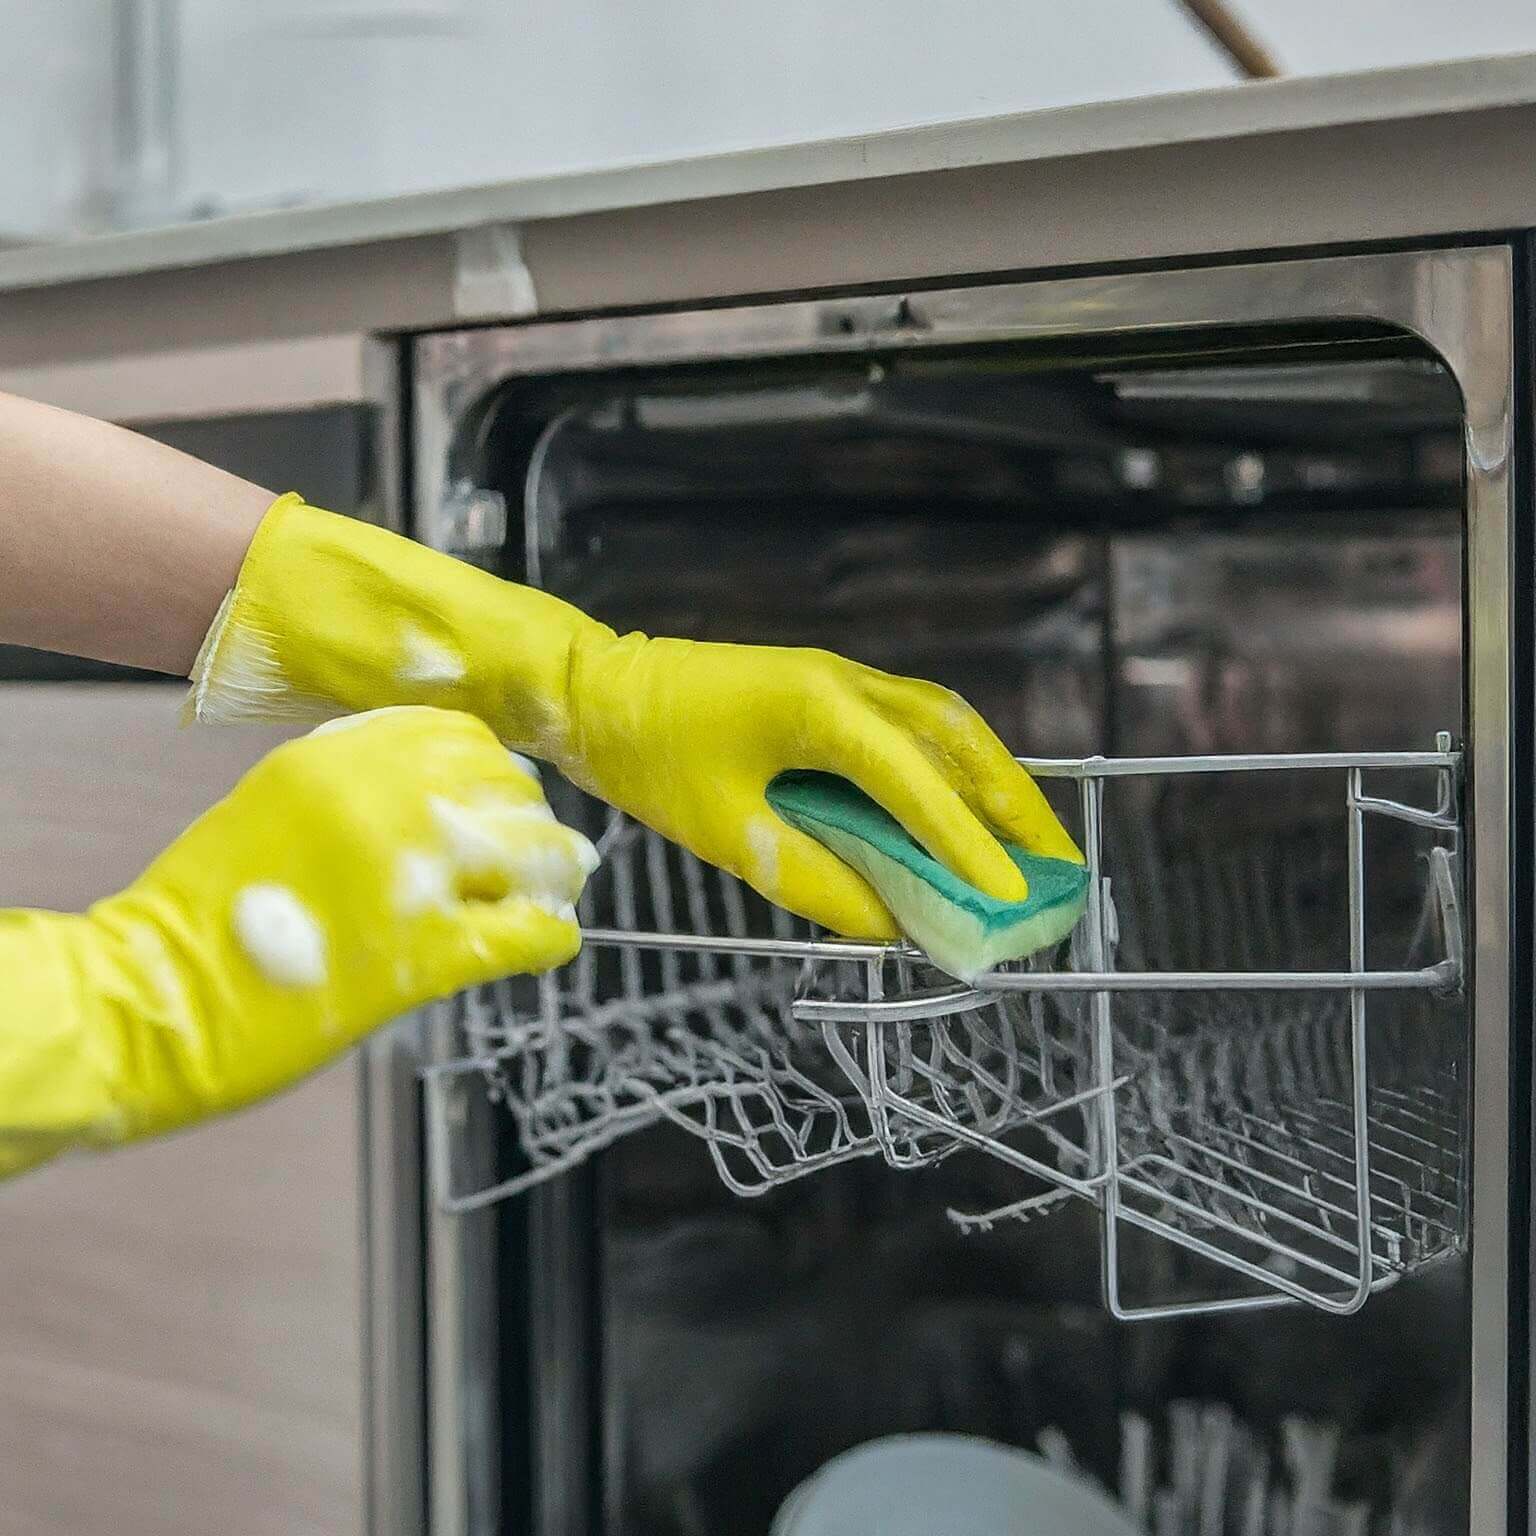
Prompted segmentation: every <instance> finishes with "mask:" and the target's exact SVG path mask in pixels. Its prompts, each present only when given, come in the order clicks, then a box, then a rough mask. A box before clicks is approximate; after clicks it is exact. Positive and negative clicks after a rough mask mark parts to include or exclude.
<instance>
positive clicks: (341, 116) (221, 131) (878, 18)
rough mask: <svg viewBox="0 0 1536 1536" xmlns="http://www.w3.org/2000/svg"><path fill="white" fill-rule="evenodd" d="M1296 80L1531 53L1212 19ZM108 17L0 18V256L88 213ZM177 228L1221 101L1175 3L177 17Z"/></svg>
mask: <svg viewBox="0 0 1536 1536" xmlns="http://www.w3.org/2000/svg"><path fill="white" fill-rule="evenodd" d="M1233 3H1234V6H1235V8H1236V9H1237V10H1238V11H1239V13H1240V14H1242V15H1243V16H1244V17H1245V18H1246V19H1247V20H1248V21H1249V23H1250V24H1251V25H1252V26H1253V28H1254V30H1255V31H1256V32H1257V34H1258V35H1259V36H1260V37H1261V38H1262V39H1263V40H1264V41H1265V42H1267V43H1268V44H1269V45H1270V46H1271V47H1272V49H1273V51H1274V52H1275V53H1276V54H1277V55H1278V57H1279V59H1280V61H1281V63H1282V64H1283V65H1284V66H1285V67H1286V68H1287V69H1288V70H1290V71H1292V72H1296V73H1317V72H1324V71H1333V70H1341V69H1357V68H1364V67H1369V66H1371V65H1389V64H1399V63H1409V62H1418V61H1422V60H1428V59H1433V58H1444V57H1454V56H1468V55H1473V54H1478V53H1494V52H1501V51H1502V52H1508V51H1516V50H1521V49H1536V5H1533V4H1532V3H1531V0H1473V3H1458V4H1455V5H1448V4H1445V3H1444V0H1345V3H1342V4H1341V3H1339V0H1233ZM113 4H114V0H46V3H43V0H0V147H3V151H4V152H3V153H0V238H3V237H4V236H5V235H6V234H7V233H17V232H34V233H41V232H46V231H49V230H59V229H64V228H67V227H70V226H75V227H78V226H81V225H83V224H88V223H89V222H90V221H91V219H92V218H93V217H94V218H99V217H100V216H101V210H102V208H103V207H104V206H105V204H106V202H107V201H108V197H107V193H108V192H109V190H110V188H109V183H108V177H109V170H110V156H109V154H108V150H109V140H108V135H107V128H108V121H109V113H108V105H109V100H110V93H109V86H110V61H111V49H110V25H109V23H110V16H111V9H112V6H113ZM180 7H181V47H180V75H181V93H180V102H179V140H180V152H181V167H180V172H179V177H178V203H179V206H180V207H181V208H183V209H184V210H187V211H190V210H192V209H194V208H200V209H202V210H203V211H217V210H226V209H230V208H240V207H245V206H264V205H270V204H273V203H281V202H285V201H296V200H310V199H315V198H325V199H333V198H349V197H364V196H371V195H380V194H389V193H393V192H400V191H409V190H417V189H422V188H428V187H438V186H448V185H455V184H461V183H466V182H474V181H484V180H493V179H498V178H505V177H516V176H523V175H534V174H540V173H547V172H557V171H560V170H564V169H569V168H571V167H577V166H589V165H601V164H609V165H611V164H615V163H622V162H625V161H631V160H637V159H647V158H653V157H658V156H674V155H685V154H693V153H699V152H703V151H708V150H712V149H721V148H728V147H735V146H747V145H761V144H772V143H779V142H785V141H791V140H796V139H805V138H814V137H820V136H826V135H834V134H847V133H856V132H861V131H868V130H877V129H881V128H889V127H895V126H899V125H903V124H908V123H920V122H932V121H938V120H944V119H953V118H959V117H970V116H981V115H987V114H993V113H1002V112H1011V111H1019V110H1027V109H1030V108H1037V107H1050V106H1059V105H1062V104H1066V103H1071V102H1082V101H1091V100H1097V99H1105V98H1109V97H1126V96H1134V95H1138V94H1143V93H1148V92H1157V91H1170V90H1187V89H1196V88H1199V87H1203V86H1212V85H1220V84H1223V83H1227V82H1229V81H1230V80H1231V79H1232V77H1233V76H1232V71H1231V68H1230V66H1229V65H1228V64H1227V62H1226V61H1225V60H1224V59H1222V58H1220V57H1219V56H1218V55H1217V54H1216V53H1215V51H1214V50H1213V49H1212V47H1211V46H1210V44H1209V43H1208V41H1207V40H1206V38H1205V36H1204V34H1203V33H1202V32H1200V31H1199V29H1198V28H1196V27H1195V26H1193V25H1192V24H1191V23H1190V22H1189V20H1188V19H1187V17H1186V16H1185V15H1184V13H1183V11H1182V10H1181V9H1180V7H1179V6H1178V5H1177V4H1175V0H1071V3H1063V0H949V3H942V0H940V3H935V0H835V3H833V0H180Z"/></svg>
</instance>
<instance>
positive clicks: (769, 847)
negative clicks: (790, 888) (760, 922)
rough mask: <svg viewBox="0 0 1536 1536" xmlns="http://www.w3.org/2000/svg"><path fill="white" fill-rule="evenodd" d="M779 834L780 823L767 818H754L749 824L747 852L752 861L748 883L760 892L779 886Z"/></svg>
mask: <svg viewBox="0 0 1536 1536" xmlns="http://www.w3.org/2000/svg"><path fill="white" fill-rule="evenodd" d="M779 833H780V828H779V823H778V822H777V821H776V820H774V819H771V818H769V817H767V816H753V817H751V818H750V819H749V820H748V822H747V825H746V836H747V852H748V854H750V855H751V860H752V862H751V867H750V868H749V869H748V870H747V872H746V874H747V881H748V883H749V884H751V885H755V886H756V887H757V888H758V889H759V890H761V889H763V888H764V887H765V886H766V887H772V886H775V885H777V884H778V880H779V842H780V836H779Z"/></svg>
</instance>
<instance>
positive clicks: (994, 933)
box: [768, 771, 1088, 981]
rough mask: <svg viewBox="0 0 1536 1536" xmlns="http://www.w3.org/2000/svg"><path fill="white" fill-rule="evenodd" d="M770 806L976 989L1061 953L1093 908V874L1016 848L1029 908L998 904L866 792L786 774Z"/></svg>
mask: <svg viewBox="0 0 1536 1536" xmlns="http://www.w3.org/2000/svg"><path fill="white" fill-rule="evenodd" d="M768 803H769V805H771V806H772V807H773V808H774V810H775V811H777V812H778V814H779V815H780V816H782V817H783V818H784V820H785V821H787V822H788V823H789V824H790V826H792V827H794V828H795V829H796V830H797V831H800V832H804V833H806V834H807V835H808V836H810V837H814V838H815V839H816V841H817V842H819V843H822V844H824V845H825V846H826V847H827V848H829V849H830V850H831V851H832V852H833V853H835V854H836V855H837V856H838V858H840V859H842V860H843V862H844V863H845V864H849V865H851V866H852V867H853V868H854V869H856V870H858V872H859V873H860V874H861V875H863V876H864V878H865V879H866V880H868V881H869V883H870V884H871V885H872V886H874V888H875V890H876V891H877V892H879V894H880V899H881V900H882V901H884V902H885V904H886V906H888V907H889V908H890V909H891V915H892V916H893V917H894V918H895V919H896V922H897V924H898V925H899V926H900V928H901V931H902V932H903V933H905V934H906V935H907V937H908V938H910V939H911V940H912V942H913V943H914V944H916V945H917V946H918V947H919V948H920V949H921V950H923V952H924V953H925V954H927V956H928V958H929V959H930V960H932V961H933V963H934V964H935V965H937V966H938V967H939V968H940V969H941V970H944V971H948V972H949V974H950V975H951V976H958V977H960V978H961V980H963V981H969V980H972V979H973V978H975V977H976V976H979V975H980V974H981V973H982V972H983V971H985V970H989V969H990V968H991V967H992V966H994V965H999V964H1001V963H1002V962H1003V961H1005V960H1019V959H1022V958H1023V957H1024V956H1025V955H1031V954H1034V953H1035V951H1036V950H1040V949H1046V948H1048V947H1049V946H1050V945H1052V944H1057V943H1060V941H1061V940H1062V939H1064V938H1065V937H1066V936H1067V935H1068V934H1069V933H1070V932H1071V931H1072V929H1073V928H1074V927H1075V926H1076V924H1077V920H1078V918H1079V917H1081V916H1082V912H1083V908H1084V906H1085V905H1086V904H1087V900H1088V871H1087V870H1086V869H1085V868H1084V867H1083V866H1082V865H1081V864H1074V863H1071V862H1070V861H1068V860H1066V859H1048V858H1042V857H1041V856H1040V855H1038V854H1033V853H1027V852H1026V851H1025V850H1024V849H1022V848H1018V847H1015V846H1014V845H1012V844H1011V843H1004V844H1003V848H1004V850H1005V851H1006V852H1007V854H1008V857H1009V858H1010V859H1012V860H1013V862H1014V863H1015V864H1016V865H1018V867H1019V869H1020V870H1021V871H1022V872H1023V875H1024V878H1025V879H1026V880H1027V881H1028V882H1029V895H1028V896H1027V897H1026V898H1025V899H1024V900H1023V901H998V900H996V899H994V898H993V897H991V896H988V895H986V894H985V893H984V892H982V891H979V890H977V889H976V887H975V886H973V885H967V884H966V882H965V881H964V880H962V879H960V877H959V876H958V875H956V874H953V873H952V872H951V871H950V870H949V869H947V868H946V867H945V866H944V865H943V864H941V863H939V861H938V860H937V859H935V858H934V857H933V856H932V855H931V854H930V853H929V852H928V851H927V849H925V848H924V847H922V845H921V844H920V843H918V842H916V841H915V840H914V839H913V838H912V837H911V836H909V835H908V833H907V832H906V830H905V829H904V828H903V827H902V826H901V824H900V823H899V822H897V821H896V820H895V819H894V818H893V817H892V816H890V815H889V814H888V813H887V812H886V811H885V810H884V809H883V808H882V807H881V806H879V805H877V804H876V803H875V802H874V801H873V800H871V799H870V798H869V796H868V795H866V794H865V793H864V792H863V790H861V789H859V788H857V787H856V786H855V785H853V784H850V783H849V782H848V780H847V779H842V778H839V777H837V776H836V775H835V774H830V773H811V772H801V771H796V772H791V773H781V774H780V775H779V776H778V777H777V778H776V779H774V780H773V782H772V783H771V784H769V786H768Z"/></svg>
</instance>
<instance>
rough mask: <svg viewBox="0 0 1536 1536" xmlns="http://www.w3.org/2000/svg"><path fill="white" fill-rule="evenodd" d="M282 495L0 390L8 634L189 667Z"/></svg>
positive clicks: (27, 641)
mask: <svg viewBox="0 0 1536 1536" xmlns="http://www.w3.org/2000/svg"><path fill="white" fill-rule="evenodd" d="M272 499H273V498H272V493H271V492H270V491H268V490H265V489H263V488H262V487H260V486H256V485H252V484H250V483H249V482H248V481H245V480H240V479H238V478H236V477H235V476H234V475H228V474H225V473H224V472H223V471H222V470H219V469H214V468H213V467H212V466H211V465H208V464H204V463H202V462H200V461H199V460H197V459H193V458H189V457H188V456H187V455H186V454H184V453H178V452H176V450H175V449H172V448H167V447H165V446H163V445H162V444H160V443H156V442H152V441H151V440H150V439H149V438H146V437H140V436H139V435H138V434H137V433H133V432H128V431H125V430H124V429H122V428H121V427H114V426H109V425H107V424H106V423H105V422H100V421H92V420H91V419H90V418H88V417H84V416H75V415H72V414H71V413H70V412H68V411H60V410H55V409H54V408H53V407H51V406H46V405H38V404H35V403H34V402H32V401H30V400H20V399H17V398H15V397H14V396H10V395H0V641H3V642H6V643H9V644H15V645H33V646H40V647H43V648H45V649H47V650H55V651H68V652H71V653H73V654H75V655H79V656H92V657H95V658H97V659H99V660H102V661H116V662H123V663H126V664H128V665H130V666H137V667H149V668H153V669H154V670H157V671H161V672H169V673H173V674H177V675H180V676H185V675H186V674H187V672H188V671H189V670H190V668H191V666H192V662H193V659H194V658H195V657H196V655H197V648H198V645H199V644H200V643H201V641H202V638H203V635H204V633H205V632H206V630H207V628H208V626H209V624H210V623H212V621H213V617H214V614H215V613H216V612H217V610H218V606H219V603H220V601H221V600H222V599H223V597H224V594H225V593H226V592H227V591H228V590H229V588H230V587H231V586H232V585H233V584H234V580H235V576H236V574H237V573H238V571H239V569H240V562H241V559H242V558H243V557H244V554H245V551H246V548H247V546H248V545H249V544H250V542H251V537H252V535H253V534H254V533H255V531H256V525H257V523H258V522H260V520H261V517H262V514H263V513H264V512H265V511H266V509H267V507H268V506H269V505H270V504H271V502H272Z"/></svg>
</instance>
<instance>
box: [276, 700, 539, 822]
mask: <svg viewBox="0 0 1536 1536" xmlns="http://www.w3.org/2000/svg"><path fill="white" fill-rule="evenodd" d="M343 734H345V735H346V736H347V737H348V738H349V739H348V740H347V741H345V742H340V741H338V742H335V743H334V744H333V743H332V742H331V740H330V738H333V737H337V736H341V735H343ZM317 738H318V739H321V740H324V741H325V743H326V744H325V745H323V746H320V747H318V749H317V748H316V747H314V746H305V745H302V744H301V743H290V744H289V745H288V747H286V748H281V749H279V750H280V752H292V751H293V750H294V749H295V748H297V749H298V750H300V751H302V752H305V753H309V754H313V753H315V752H316V751H317V750H318V751H319V752H320V753H321V754H323V755H325V756H336V757H340V756H341V755H343V754H345V755H347V756H348V757H353V756H359V755H361V756H365V757H366V758H368V759H369V760H370V761H376V760H378V759H379V758H386V759H388V758H394V759H397V760H399V761H400V763H401V766H402V767H408V768H409V769H410V770H411V772H412V775H413V779H414V782H416V783H417V784H418V785H420V786H422V787H427V788H434V787H436V788H444V787H446V788H452V789H454V790H467V789H469V788H471V787H477V786H478V787H483V788H485V789H487V790H494V791H496V792H497V793H498V794H501V795H502V796H504V797H505V798H506V799H508V800H510V801H516V802H526V803H528V804H536V805H540V806H542V805H544V803H545V802H544V789H543V785H542V783H541V782H540V778H539V772H538V769H537V767H536V766H535V765H534V763H533V762H532V761H531V760H529V759H528V758H526V757H523V756H521V755H520V754H519V753H516V752H509V751H507V749H506V748H505V747H504V746H502V744H501V742H500V741H498V740H497V738H496V735H495V733H494V732H493V731H492V730H491V729H490V727H489V726H488V725H486V724H485V723H484V722H483V721H481V720H478V719H476V718H475V717H474V716H473V715H467V714H464V713H462V712H461V711H459V710H451V709H436V708H433V707H432V706H430V705H425V704H398V705H391V706H389V707H387V708H384V709H373V710H368V711H366V712H364V713H362V714H356V715H343V716H342V717H341V718H339V719H336V720H328V721H326V722H325V723H324V724H322V725H318V726H316V727H315V728H314V730H312V731H311V732H310V733H309V735H308V736H307V737H305V738H303V741H304V742H314V741H315V740H316V739H317Z"/></svg>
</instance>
